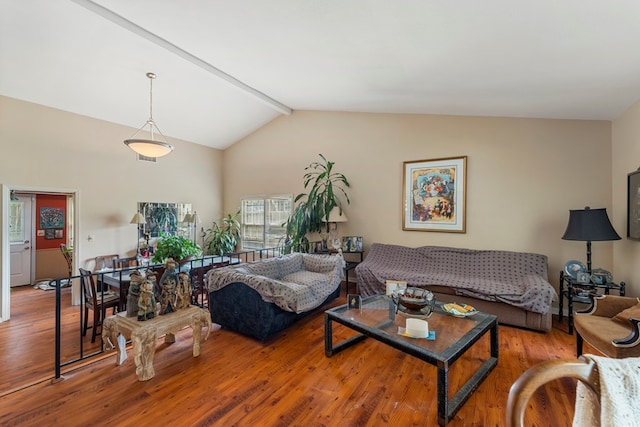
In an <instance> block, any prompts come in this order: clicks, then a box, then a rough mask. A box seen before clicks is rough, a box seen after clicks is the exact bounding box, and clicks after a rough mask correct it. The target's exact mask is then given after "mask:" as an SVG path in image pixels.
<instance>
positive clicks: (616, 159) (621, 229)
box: [611, 103, 640, 296]
mask: <svg viewBox="0 0 640 427" xmlns="http://www.w3.org/2000/svg"><path fill="white" fill-rule="evenodd" d="M612 134H613V138H612V139H613V161H612V165H613V168H612V170H613V183H612V188H613V215H612V219H611V221H612V222H613V225H614V227H615V228H616V230H617V231H618V234H620V236H621V237H622V240H621V241H619V242H616V243H614V251H613V253H614V260H615V265H614V275H615V277H620V278H624V279H621V280H625V281H626V282H627V286H628V289H629V290H628V291H627V294H628V295H632V296H637V295H639V294H640V242H638V241H635V240H628V239H627V238H626V236H627V174H628V173H630V172H633V171H635V170H637V169H638V167H640V103H637V104H636V105H634V106H633V107H631V108H630V109H629V110H628V111H626V112H625V113H624V114H622V115H621V116H620V117H619V118H618V119H616V120H614V122H613V132H612Z"/></svg>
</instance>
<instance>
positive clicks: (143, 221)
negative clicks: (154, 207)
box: [130, 212, 147, 224]
mask: <svg viewBox="0 0 640 427" xmlns="http://www.w3.org/2000/svg"><path fill="white" fill-rule="evenodd" d="M146 223H147V220H146V219H145V218H144V215H142V214H141V213H140V212H136V214H135V215H134V216H133V218H131V222H130V224H146Z"/></svg>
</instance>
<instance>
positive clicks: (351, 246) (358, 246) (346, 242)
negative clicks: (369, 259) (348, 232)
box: [342, 236, 362, 252]
mask: <svg viewBox="0 0 640 427" xmlns="http://www.w3.org/2000/svg"><path fill="white" fill-rule="evenodd" d="M342 251H343V252H362V236H343V237H342Z"/></svg>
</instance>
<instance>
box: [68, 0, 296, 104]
mask: <svg viewBox="0 0 640 427" xmlns="http://www.w3.org/2000/svg"><path fill="white" fill-rule="evenodd" d="M71 1H72V2H74V3H76V4H78V5H79V6H82V7H84V8H85V9H87V10H89V11H91V12H93V13H95V14H97V15H100V16H101V17H103V18H105V19H107V20H109V21H111V22H113V23H114V24H116V25H119V26H121V27H122V28H124V29H126V30H129V31H131V32H132V33H134V34H137V35H139V36H140V37H143V38H145V39H147V40H149V41H150V42H152V43H154V44H156V45H158V46H160V47H162V48H164V49H166V50H168V51H169V52H171V53H173V54H175V55H177V56H179V57H181V58H183V59H185V60H187V61H189V62H191V63H192V64H194V65H197V66H198V67H200V68H202V69H203V70H205V71H207V72H209V73H211V74H213V75H214V76H216V77H218V78H220V79H222V80H224V81H226V82H227V83H229V84H231V85H233V86H235V87H237V88H238V89H240V90H242V91H244V92H246V93H248V94H250V95H252V96H254V97H255V98H257V99H258V100H259V101H261V102H263V103H265V104H267V105H268V106H269V107H271V108H273V109H274V110H276V111H278V112H280V113H282V114H286V115H290V114H291V108H290V107H288V106H286V105H284V104H283V103H281V102H279V101H277V100H275V99H273V98H271V97H270V96H268V95H266V94H264V93H262V92H260V91H259V90H257V89H254V88H252V87H251V86H249V85H247V84H245V83H243V82H241V81H240V80H238V79H236V78H235V77H233V76H231V75H229V74H227V73H225V72H224V71H222V70H220V69H219V68H216V67H214V66H213V65H211V64H209V63H208V62H206V61H204V60H203V59H201V58H199V57H197V56H195V55H193V54H191V53H189V52H187V51H186V50H184V49H182V48H180V47H178V46H176V45H174V44H173V43H171V42H169V41H168V40H165V39H163V38H162V37H160V36H158V35H156V34H154V33H152V32H150V31H148V30H146V29H144V28H142V27H141V26H139V25H137V24H135V23H133V22H131V21H129V20H128V19H126V18H124V17H122V16H120V15H118V14H117V13H115V12H113V11H111V10H109V9H107V8H105V7H103V6H101V5H99V4H97V3H94V2H93V1H91V0H71Z"/></svg>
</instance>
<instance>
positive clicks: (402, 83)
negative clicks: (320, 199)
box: [0, 0, 640, 148]
mask: <svg viewBox="0 0 640 427" xmlns="http://www.w3.org/2000/svg"><path fill="white" fill-rule="evenodd" d="M0 8H1V9H0V94H2V95H6V96H9V97H13V98H18V99H23V100H26V101H30V102H35V103H38V104H43V105H47V106H51V107H55V108H59V109H62V110H66V111H71V112H74V113H79V114H83V115H86V116H90V117H95V118H99V119H102V120H107V121H110V122H115V123H120V124H124V125H128V126H131V127H133V128H138V127H140V126H142V125H143V124H144V122H145V120H146V119H147V117H148V115H149V80H148V79H147V78H146V76H145V73H146V72H148V71H152V72H154V73H156V74H157V76H158V78H157V79H156V80H154V83H153V116H154V119H155V121H156V123H157V124H158V126H159V128H160V130H161V131H162V132H163V133H164V134H165V135H167V136H171V137H175V138H180V139H183V140H187V141H191V142H194V143H197V144H202V145H207V146H211V147H217V148H226V147H228V146H229V145H231V144H233V143H234V142H236V141H238V140H239V139H241V138H242V137H244V136H246V135H248V134H249V133H251V132H253V131H254V130H256V129H258V128H260V127H261V126H263V125H264V124H265V123H267V122H269V121H270V120H273V119H274V118H275V117H277V116H278V115H280V114H283V112H285V113H286V111H287V109H288V108H290V109H292V110H328V111H359V112H389V113H427V114H454V115H482V116H510V117H540V118H575V119H614V118H616V117H618V116H619V115H620V114H621V113H622V112H624V111H625V110H626V109H627V108H629V107H630V106H631V105H633V104H634V103H635V102H636V101H637V100H638V99H639V98H640V2H639V1H637V0H615V1H614V0H608V1H605V0H404V1H397V0H396V1H394V0H268V1H266V0H226V1H222V0H183V1H177V0H95V1H93V2H92V1H89V0H0ZM218 70H221V71H222V72H224V73H226V74H227V75H229V76H231V78H230V79H231V80H233V79H236V80H237V81H239V83H238V84H240V85H242V84H244V85H246V86H247V87H250V88H253V92H252V91H247V90H245V89H246V88H245V89H243V88H239V87H238V86H236V85H234V84H231V83H229V81H228V80H225V79H222V78H220V75H219V74H220V73H219V72H218ZM255 92H259V93H261V94H258V95H255ZM272 104H273V105H272ZM130 136H131V135H123V139H124V138H127V137H130Z"/></svg>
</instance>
